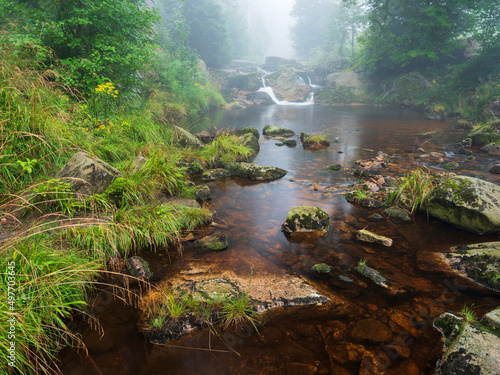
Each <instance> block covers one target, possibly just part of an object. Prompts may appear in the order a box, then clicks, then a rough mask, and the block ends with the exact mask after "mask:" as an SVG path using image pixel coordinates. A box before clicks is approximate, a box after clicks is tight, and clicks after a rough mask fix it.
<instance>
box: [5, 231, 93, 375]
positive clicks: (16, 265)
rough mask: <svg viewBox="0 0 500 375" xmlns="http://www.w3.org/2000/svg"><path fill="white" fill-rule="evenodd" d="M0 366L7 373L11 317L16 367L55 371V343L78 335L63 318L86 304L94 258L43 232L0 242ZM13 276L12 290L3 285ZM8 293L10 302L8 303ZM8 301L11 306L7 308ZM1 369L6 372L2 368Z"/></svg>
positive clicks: (27, 370) (69, 341)
mask: <svg viewBox="0 0 500 375" xmlns="http://www.w3.org/2000/svg"><path fill="white" fill-rule="evenodd" d="M0 267H2V270H4V271H2V274H1V275H0V279H1V282H0V291H1V294H0V313H1V314H2V316H3V317H4V319H2V320H1V321H0V329H1V331H2V332H4V333H5V334H3V335H1V337H0V348H1V350H0V371H1V372H2V373H7V372H8V370H7V364H8V363H9V362H10V360H8V358H7V356H8V355H9V352H8V351H7V348H9V347H10V344H9V343H10V341H11V339H10V338H9V336H8V335H7V332H12V331H10V328H11V326H10V323H9V319H8V318H11V319H13V321H14V322H15V324H14V326H13V327H15V339H14V341H15V343H16V351H15V356H16V361H15V363H16V368H17V370H18V371H19V373H22V374H40V373H44V374H52V373H56V371H55V370H54V369H55V368H56V366H55V363H56V362H57V358H56V354H57V350H58V349H59V347H60V346H65V345H67V344H70V345H72V344H75V343H78V342H79V339H78V338H77V337H76V336H75V335H74V334H73V333H72V332H71V331H70V330H69V329H68V327H67V322H68V321H69V320H70V319H72V316H74V315H75V313H77V312H78V311H82V310H84V308H85V307H86V302H85V300H86V294H87V290H88V288H89V286H90V285H91V283H92V280H94V278H95V277H96V275H97V270H98V268H99V264H98V263H97V262H95V261H91V260H89V259H88V258H87V257H86V256H84V255H83V254H82V253H79V252H74V251H66V250H61V249H60V248H59V247H57V246H55V244H54V243H52V241H51V240H50V238H49V237H48V236H46V235H42V234H38V235H34V236H32V237H24V238H17V239H14V240H11V241H10V242H9V243H7V244H4V245H3V246H2V247H0ZM12 280H14V281H15V283H14V284H12V283H10V285H13V286H14V293H13V294H9V291H10V292H12V289H9V288H8V285H9V281H12ZM9 297H14V302H15V303H14V304H13V305H12V304H10V303H9V302H11V301H12V300H11V299H10V298H9ZM11 307H12V309H11ZM3 371H6V372H3Z"/></svg>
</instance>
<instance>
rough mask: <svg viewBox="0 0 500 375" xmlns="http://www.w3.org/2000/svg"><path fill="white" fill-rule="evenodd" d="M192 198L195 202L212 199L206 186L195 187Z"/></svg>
mask: <svg viewBox="0 0 500 375" xmlns="http://www.w3.org/2000/svg"><path fill="white" fill-rule="evenodd" d="M194 198H195V199H196V200H197V201H203V202H205V201H209V200H211V199H212V193H210V188H209V187H208V186H207V185H202V186H197V187H196V189H195V191H194Z"/></svg>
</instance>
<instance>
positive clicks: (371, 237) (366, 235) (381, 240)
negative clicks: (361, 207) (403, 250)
mask: <svg viewBox="0 0 500 375" xmlns="http://www.w3.org/2000/svg"><path fill="white" fill-rule="evenodd" d="M356 238H357V239H358V240H360V241H363V242H369V243H375V244H378V245H382V246H387V247H391V246H392V239H390V238H388V237H384V236H380V235H378V234H375V233H373V232H370V231H368V230H365V229H361V230H360V231H359V232H358V233H357V234H356Z"/></svg>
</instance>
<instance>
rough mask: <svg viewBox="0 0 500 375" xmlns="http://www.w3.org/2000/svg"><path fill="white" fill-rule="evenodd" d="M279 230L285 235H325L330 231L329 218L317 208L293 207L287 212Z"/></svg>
mask: <svg viewBox="0 0 500 375" xmlns="http://www.w3.org/2000/svg"><path fill="white" fill-rule="evenodd" d="M281 230H282V231H283V233H285V235H290V234H292V233H295V232H313V233H316V234H318V235H326V234H327V232H328V231H329V230H330V216H328V214H327V213H326V212H325V211H323V210H322V209H321V208H319V207H314V206H298V207H294V208H292V209H291V210H290V211H289V212H288V215H287V217H286V220H285V222H284V223H283V225H282V226H281Z"/></svg>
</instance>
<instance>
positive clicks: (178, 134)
mask: <svg viewBox="0 0 500 375" xmlns="http://www.w3.org/2000/svg"><path fill="white" fill-rule="evenodd" d="M173 129H174V135H175V138H176V140H177V142H178V143H179V144H180V145H181V146H183V147H192V148H203V143H201V141H200V140H199V139H198V138H196V137H195V136H194V135H193V134H191V133H190V132H188V131H187V130H185V129H183V128H181V127H179V126H176V125H174V126H173Z"/></svg>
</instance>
